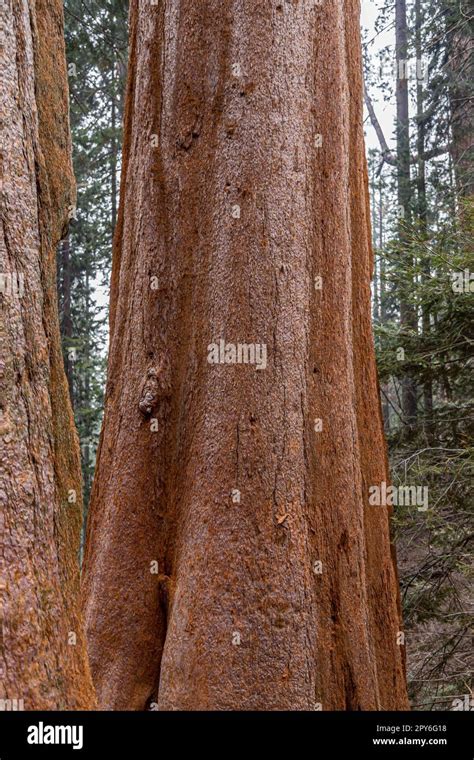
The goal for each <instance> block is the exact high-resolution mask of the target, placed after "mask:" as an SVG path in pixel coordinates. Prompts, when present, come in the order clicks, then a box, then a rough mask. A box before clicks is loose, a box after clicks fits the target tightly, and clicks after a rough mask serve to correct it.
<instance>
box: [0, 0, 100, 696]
mask: <svg viewBox="0 0 474 760" xmlns="http://www.w3.org/2000/svg"><path fill="white" fill-rule="evenodd" d="M0 21H1V23H0V28H1V29H2V42H3V48H2V50H1V72H2V95H1V99H2V130H3V139H2V146H3V147H2V165H3V168H2V225H1V232H0V257H1V262H0V270H1V278H2V279H1V285H2V288H1V289H2V293H1V295H0V299H1V313H2V319H1V323H0V344H1V362H0V365H1V412H0V427H1V441H2V449H1V460H0V463H1V470H0V484H1V485H0V504H1V507H2V510H1V543H2V552H1V571H0V596H1V623H2V638H1V644H0V662H1V672H0V698H1V699H2V700H5V702H3V703H2V704H3V707H6V708H7V709H8V708H9V707H13V708H15V707H16V708H20V707H21V706H22V705H23V706H24V708H25V709H61V708H62V709H78V708H86V707H88V706H92V705H93V703H94V697H93V689H92V683H91V680H90V675H89V670H88V666H87V660H86V654H85V639H84V635H83V632H82V630H81V623H80V616H79V609H78V593H79V573H78V570H79V566H78V548H79V532H80V525H81V477H80V463H79V447H78V442H77V437H76V434H75V431H74V423H73V418H72V413H71V406H70V402H69V396H68V387H67V382H66V378H65V375H64V370H63V363H62V357H61V351H60V344H59V324H58V314H57V304H56V263H55V256H56V246H57V243H58V241H59V239H60V237H61V234H62V232H63V229H64V228H65V226H66V223H67V219H68V213H69V208H70V205H71V204H72V203H73V202H74V182H73V176H72V170H71V162H70V136H69V126H68V101H67V78H66V64H65V57H64V44H63V38H62V25H63V18H62V3H61V2H60V0H36V2H32V1H31V2H27V1H26V0H23V1H22V0H13V3H11V2H7V3H3V4H2V6H1V11H0Z"/></svg>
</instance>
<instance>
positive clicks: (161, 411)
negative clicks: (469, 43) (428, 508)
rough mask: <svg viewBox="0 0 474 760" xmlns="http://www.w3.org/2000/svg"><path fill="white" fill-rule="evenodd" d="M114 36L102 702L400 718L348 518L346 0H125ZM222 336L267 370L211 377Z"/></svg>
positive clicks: (94, 627) (359, 144)
mask: <svg viewBox="0 0 474 760" xmlns="http://www.w3.org/2000/svg"><path fill="white" fill-rule="evenodd" d="M130 22H131V32H130V34H131V37H130V40H131V53H130V68H129V81H128V92H127V105H126V118H125V145H124V160H123V175H122V189H121V205H120V212H119V219H118V228H117V234H116V240H115V250H114V262H113V275H112V294H111V342H110V358H109V369H108V383H107V399H106V410H105V420H104V426H103V430H102V436H101V443H100V451H99V456H98V465H97V474H96V479H95V483H94V488H93V494H92V504H91V509H90V520H89V525H88V540H87V550H86V557H85V588H84V590H85V614H86V624H87V628H88V637H89V645H90V658H91V666H92V671H93V677H94V680H95V684H96V688H97V691H98V696H99V701H100V704H101V705H102V706H103V707H105V708H115V709H119V708H122V709H144V708H145V707H146V706H147V704H149V703H150V702H156V703H157V705H158V708H159V709H162V710H175V709H187V710H193V709H219V710H233V709H235V710H245V709H257V710H265V709H267V710H275V709H291V710H304V709H309V710H311V709H320V708H321V707H322V709H323V710H345V709H352V710H357V709H377V708H379V709H386V710H388V709H402V708H405V707H406V706H407V698H406V690H405V676H404V664H403V653H402V648H401V647H400V646H399V645H398V641H397V637H398V633H399V629H400V625H401V623H400V613H399V605H398V582H397V577H396V569H395V566H394V562H393V561H392V557H391V547H390V539H389V520H388V513H387V509H386V508H385V507H369V506H368V488H369V486H370V485H372V484H377V483H380V481H383V480H386V479H387V466H386V459H385V444H384V439H383V434H382V425H381V418H380V409H379V400H378V393H377V380H376V371H375V362H374V350H373V342H372V334H371V327H370V290H369V282H370V274H371V268H372V261H371V250H370V234H369V233H370V230H369V224H370V218H369V212H368V194H367V178H366V171H365V160H364V151H363V136H362V102H361V96H362V82H361V63H360V39H359V3H358V2H356V1H355V0H350V1H349V0H348V1H347V2H345V3H341V2H340V0H326V2H324V3H323V4H318V3H306V2H305V3H303V2H283V1H281V2H276V1H275V2H270V1H269V0H265V1H263V0H242V2H239V3H235V2H230V0H202V2H199V3H196V2H195V0H177V2H175V3H162V2H160V3H159V4H158V5H157V6H155V7H154V6H148V5H146V4H142V3H140V4H138V2H136V0H132V3H131V14H130ZM319 135H321V137H319ZM237 205H238V206H239V207H240V218H237V216H236V214H235V208H234V207H235V206H237ZM233 209H234V215H233V214H232V210H233ZM320 276H321V277H322V289H318V287H315V282H316V284H317V278H318V277H320ZM153 278H156V279H153ZM220 339H225V340H226V341H227V342H229V343H254V344H266V346H267V352H268V355H267V366H266V369H260V370H258V369H256V367H255V366H253V365H250V364H248V365H245V364H244V365H240V364H222V365H221V364H218V365H214V364H209V363H208V361H207V358H208V345H209V344H212V343H213V342H219V340H220ZM318 419H321V420H322V430H321V431H320V432H319V431H318V428H319V425H318V423H317V422H316V420H318ZM153 421H155V422H153ZM234 489H237V490H238V491H239V492H240V501H239V500H238V495H237V494H236V492H235V490H234ZM153 562H157V567H158V572H156V573H154V572H151V571H150V570H155V569H156V566H154V565H153V564H151V563H153ZM318 563H322V564H321V565H319V564H318ZM320 570H321V572H319V571H320Z"/></svg>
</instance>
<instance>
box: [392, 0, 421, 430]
mask: <svg viewBox="0 0 474 760" xmlns="http://www.w3.org/2000/svg"><path fill="white" fill-rule="evenodd" d="M395 53H396V63H397V180H398V213H399V215H400V231H399V238H400V243H401V246H402V249H403V251H402V255H403V259H404V265H405V267H404V268H405V270H406V272H405V276H404V281H402V283H401V285H400V324H401V327H402V329H404V330H406V331H415V332H416V329H417V316H416V310H415V308H414V306H413V304H412V303H411V302H410V298H409V295H408V294H409V293H411V291H412V284H411V279H412V274H411V272H412V268H413V256H412V254H411V251H410V242H409V235H408V234H407V232H408V230H409V227H410V224H411V221H412V198H411V177H410V112H409V99H408V76H409V74H408V25H407V9H406V0H396V3H395ZM408 358H409V357H407V359H408ZM402 411H403V417H404V421H405V423H406V425H407V429H406V432H407V434H408V435H411V434H412V432H413V429H414V426H415V424H416V418H417V389H416V381H415V379H414V377H413V375H412V373H411V372H407V374H406V375H405V376H404V377H403V379H402Z"/></svg>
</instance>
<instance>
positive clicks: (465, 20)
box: [448, 6, 474, 213]
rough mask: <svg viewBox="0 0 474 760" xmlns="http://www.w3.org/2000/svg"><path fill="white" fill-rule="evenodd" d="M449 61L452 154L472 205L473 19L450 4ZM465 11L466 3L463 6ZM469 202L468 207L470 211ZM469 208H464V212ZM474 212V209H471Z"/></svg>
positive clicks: (463, 194) (461, 194) (464, 197)
mask: <svg viewBox="0 0 474 760" xmlns="http://www.w3.org/2000/svg"><path fill="white" fill-rule="evenodd" d="M448 9H449V10H450V12H451V14H450V15H448V18H449V21H448V24H449V26H448V61H449V72H450V78H451V82H450V87H449V90H448V92H449V100H450V105H451V129H452V141H451V156H452V159H453V164H454V170H455V175H456V186H457V195H458V198H459V199H460V200H461V201H464V202H466V201H469V200H470V202H471V204H472V198H473V196H474V169H473V158H474V98H473V94H472V82H473V79H474V63H473V55H472V34H473V31H474V29H473V26H474V25H473V22H472V14H471V18H469V17H468V14H462V15H461V16H459V9H458V8H456V7H454V8H453V6H450V7H449V6H448ZM461 10H462V6H461ZM467 208H468V207H467V205H466V210H467ZM464 211H465V209H462V213H464ZM471 213H472V208H471Z"/></svg>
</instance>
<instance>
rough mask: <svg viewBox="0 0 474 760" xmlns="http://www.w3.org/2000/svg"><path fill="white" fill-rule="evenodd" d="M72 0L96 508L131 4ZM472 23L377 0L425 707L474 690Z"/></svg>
mask: <svg viewBox="0 0 474 760" xmlns="http://www.w3.org/2000/svg"><path fill="white" fill-rule="evenodd" d="M64 6H65V25H66V51H67V61H68V74H69V87H70V109H71V127H72V138H73V161H74V170H75V175H76V180H77V185H78V199H77V209H76V210H75V213H74V216H73V218H72V219H71V224H70V228H69V234H68V236H67V238H66V239H65V240H64V241H63V242H62V243H61V247H60V250H59V252H58V292H59V305H60V321H61V335H62V344H63V354H64V362H65V369H66V375H67V379H68V383H69V389H70V394H71V399H72V403H73V407H74V414H75V419H76V425H77V428H78V431H79V437H80V442H81V456H82V468H83V477H84V504H85V513H86V514H85V518H87V504H88V500H89V495H90V489H91V484H92V478H93V473H94V465H95V454H96V448H97V444H98V438H99V433H100V425H101V418H102V411H103V394H104V388H105V368H106V359H107V341H108V325H107V320H108V314H107V303H108V284H109V279H110V268H111V250H112V236H113V230H114V227H115V221H116V217H117V207H118V195H119V182H120V159H121V130H122V117H123V100H124V88H125V80H126V66H127V37H128V29H127V16H128V8H127V1H126V0H65V3H64ZM473 25H474V22H473V18H472V11H471V16H470V15H469V6H468V4H467V3H465V4H464V3H463V2H462V0H461V2H460V0H406V2H405V0H388V1H386V0H377V2H374V0H364V2H363V3H362V26H363V38H364V61H365V72H364V74H365V83H366V113H365V117H366V119H365V126H366V145H367V160H368V167H369V183H370V194H371V214H372V232H373V246H374V252H375V270H374V279H373V324H374V333H375V341H376V350H377V359H378V367H379V378H380V391H381V404H382V411H383V417H384V424H385V431H386V436H387V440H388V445H389V456H390V464H391V474H392V481H393V483H394V485H396V486H415V487H422V488H427V489H428V491H427V493H428V505H427V508H426V509H425V508H424V507H423V508H421V509H420V508H419V507H418V506H413V505H411V506H409V505H403V504H398V505H396V506H395V508H394V520H393V530H394V540H395V543H396V547H397V553H398V564H399V573H400V583H401V590H402V602H403V614H404V622H405V637H406V639H405V642H406V649H407V658H408V661H407V670H408V682H409V693H410V698H411V703H412V707H413V709H418V710H433V709H443V710H444V709H453V706H454V709H456V705H460V704H466V699H467V700H471V699H472V698H473V694H472V683H471V682H470V680H469V679H470V674H472V672H473V656H472V651H473V650H472V634H471V629H470V621H471V620H472V607H470V606H469V604H470V601H469V583H470V582H471V583H472V565H470V562H469V557H470V556H471V553H472V537H473V536H472V498H470V494H469V485H470V481H472V464H473V447H472V440H473V436H472V433H473V416H472V412H473V407H474V402H473V394H472V380H471V377H472V346H473V340H474V335H473V324H474V322H473V313H474V307H473V291H474V282H473V281H472V279H474V274H471V271H470V268H471V270H472V269H474V261H473V243H472V220H473V211H472V198H473V195H474V189H473V185H474V178H473V169H472V166H473V155H472V154H473V146H472V143H473V133H474V115H473V114H474V103H473V99H474V96H473V85H472V83H473V81H474V77H473V63H472V39H473V35H472V32H473ZM471 603H472V602H471ZM457 700H459V702H458V701H457ZM467 704H471V705H472V702H470V701H468V702H467Z"/></svg>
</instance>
